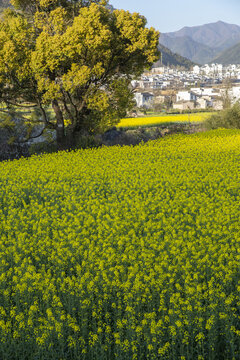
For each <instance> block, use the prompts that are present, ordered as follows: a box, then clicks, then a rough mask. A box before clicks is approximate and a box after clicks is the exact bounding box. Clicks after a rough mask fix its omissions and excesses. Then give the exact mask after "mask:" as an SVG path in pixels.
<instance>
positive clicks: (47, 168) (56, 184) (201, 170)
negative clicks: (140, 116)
mask: <svg viewBox="0 0 240 360" xmlns="http://www.w3.org/2000/svg"><path fill="white" fill-rule="evenodd" d="M239 180H240V131H238V130H216V131H211V132H206V133H201V134H194V135H174V136H172V137H166V138H163V139H159V140H156V141H151V142H148V143H145V144H141V145H139V146H135V147H128V146H124V147H118V146H116V147H109V148H108V147H104V148H101V149H89V150H79V151H76V152H59V153H56V154H50V155H49V154H48V155H42V156H32V157H31V158H29V159H20V160H18V161H12V162H10V161H8V162H3V163H1V164H0V204H1V206H0V219H1V222H0V359H2V360H8V359H11V360H19V359H20V360H23V359H26V360H35V359H41V360H49V359H51V360H53V359H55V360H56V359H58V360H60V359H62V360H63V359H64V360H65V359H81V360H90V359H91V360H92V359H96V360H103V359H104V360H106V359H109V360H114V359H116V360H130V359H137V360H138V359H140V360H146V359H171V360H176V359H181V360H220V359H224V360H228V359H229V360H233V359H235V360H237V359H239V356H240V355H239V354H240V353H239V349H240V296H239V295H240V271H239V268H240V267H239V265H240V181H239Z"/></svg>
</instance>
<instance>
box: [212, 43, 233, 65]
mask: <svg viewBox="0 0 240 360" xmlns="http://www.w3.org/2000/svg"><path fill="white" fill-rule="evenodd" d="M212 62H214V63H219V64H223V65H228V64H240V42H239V43H238V44H236V45H234V46H232V47H230V48H228V49H227V50H224V51H223V52H222V53H221V54H220V55H218V56H217V57H215V58H214V59H213V61H212Z"/></svg>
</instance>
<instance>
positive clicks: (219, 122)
mask: <svg viewBox="0 0 240 360" xmlns="http://www.w3.org/2000/svg"><path fill="white" fill-rule="evenodd" d="M205 126H206V128H207V129H218V128H226V129H240V104H239V103H238V102H237V103H236V104H234V105H233V106H232V107H231V108H228V109H225V110H223V111H221V112H219V113H216V114H213V115H212V116H210V118H209V119H208V120H206V122H205Z"/></svg>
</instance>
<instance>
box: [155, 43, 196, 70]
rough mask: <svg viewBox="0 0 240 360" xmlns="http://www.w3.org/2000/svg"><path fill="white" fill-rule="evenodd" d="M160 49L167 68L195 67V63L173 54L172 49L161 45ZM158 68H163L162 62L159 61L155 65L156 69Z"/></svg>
mask: <svg viewBox="0 0 240 360" xmlns="http://www.w3.org/2000/svg"><path fill="white" fill-rule="evenodd" d="M158 48H159V50H160V51H161V53H162V63H163V65H165V66H167V65H169V66H179V67H183V68H185V69H190V68H191V67H192V66H194V65H195V63H193V62H192V61H190V60H189V59H186V58H184V57H182V56H181V55H179V54H176V53H173V52H172V51H171V50H170V49H168V48H166V47H165V46H164V45H162V44H159V47H158ZM158 66H161V60H159V61H157V62H156V63H155V64H154V67H158Z"/></svg>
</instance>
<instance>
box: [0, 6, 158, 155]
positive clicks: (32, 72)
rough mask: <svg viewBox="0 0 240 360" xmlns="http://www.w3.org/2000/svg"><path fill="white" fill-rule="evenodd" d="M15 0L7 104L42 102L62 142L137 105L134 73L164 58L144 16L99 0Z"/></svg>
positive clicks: (8, 17) (2, 81) (0, 53)
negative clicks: (134, 92)
mask: <svg viewBox="0 0 240 360" xmlns="http://www.w3.org/2000/svg"><path fill="white" fill-rule="evenodd" d="M12 4H13V5H14V6H15V7H16V8H17V9H18V11H16V10H8V11H7V12H6V13H5V15H4V17H3V19H2V21H1V23H0V30H1V32H0V91H1V93H0V96H1V100H2V102H3V103H5V104H6V105H7V106H10V105H11V106H13V105H16V106H20V107H21V106H30V107H31V108H32V107H38V108H39V109H40V111H41V113H42V121H43V122H44V128H43V130H44V129H45V128H53V129H55V130H56V134H57V142H58V145H59V147H60V148H61V147H64V146H65V143H66V139H67V138H70V139H71V144H72V143H73V142H74V139H75V135H76V133H79V132H83V131H86V130H87V131H88V132H91V133H93V132H95V131H103V130H104V129H106V128H107V127H109V126H111V125H113V124H116V123H117V122H118V121H119V119H120V118H121V117H123V116H124V115H125V114H126V111H127V110H129V109H130V108H131V107H132V106H133V104H134V101H133V95H132V92H131V89H130V86H129V85H130V81H131V78H132V77H133V76H138V75H139V74H140V73H141V72H142V71H143V70H144V68H147V67H150V66H151V65H152V63H153V62H154V61H155V60H156V59H157V57H158V56H159V54H158V50H157V44H158V37H159V34H158V32H156V31H155V30H154V29H153V28H150V29H148V28H146V19H145V18H144V17H142V16H140V15H139V14H137V13H134V14H131V13H129V12H127V11H123V10H115V11H111V10H109V9H108V8H106V6H105V5H106V4H105V3H101V4H99V1H77V0H72V1H66V0H35V1H27V0H13V1H12ZM19 10H20V11H19ZM49 106H51V107H52V109H53V112H54V114H55V120H54V121H52V120H51V119H49V117H48V116H47V112H46V109H47V108H48V107H49ZM31 108H30V109H31ZM66 125H67V126H66Z"/></svg>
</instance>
